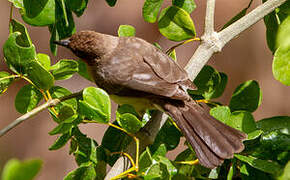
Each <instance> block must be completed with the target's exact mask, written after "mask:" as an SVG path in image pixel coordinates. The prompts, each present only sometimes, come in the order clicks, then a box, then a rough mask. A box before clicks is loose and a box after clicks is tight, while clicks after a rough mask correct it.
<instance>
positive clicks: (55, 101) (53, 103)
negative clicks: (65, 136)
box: [0, 91, 82, 137]
mask: <svg viewBox="0 0 290 180" xmlns="http://www.w3.org/2000/svg"><path fill="white" fill-rule="evenodd" d="M81 95H82V91H80V92H77V93H73V94H70V95H67V96H63V97H60V98H57V99H50V100H48V101H47V102H46V103H44V104H42V105H40V106H38V107H36V108H34V109H33V110H31V111H29V112H28V113H26V114H24V115H23V116H20V117H19V118H17V119H16V120H14V121H13V122H12V123H10V124H9V125H8V126H6V127H5V128H3V129H1V130H0V137H2V136H3V135H5V134H6V133H8V132H9V131H10V130H11V129H13V128H15V127H16V126H17V125H19V124H20V123H22V122H24V121H25V120H28V119H29V118H31V117H33V116H34V115H36V114H38V113H39V112H41V111H43V110H45V109H46V108H48V107H53V106H56V105H57V104H58V103H60V102H62V101H65V100H68V99H72V98H76V97H79V96H81Z"/></svg>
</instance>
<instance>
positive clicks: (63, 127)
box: [48, 122, 73, 135]
mask: <svg viewBox="0 0 290 180" xmlns="http://www.w3.org/2000/svg"><path fill="white" fill-rule="evenodd" d="M72 128H73V124H72V123H65V122H62V123H60V124H59V125H58V126H56V127H55V128H54V129H53V130H51V131H50V132H49V133H48V134H49V135H56V134H65V133H68V132H69V131H70V130H71V129H72Z"/></svg>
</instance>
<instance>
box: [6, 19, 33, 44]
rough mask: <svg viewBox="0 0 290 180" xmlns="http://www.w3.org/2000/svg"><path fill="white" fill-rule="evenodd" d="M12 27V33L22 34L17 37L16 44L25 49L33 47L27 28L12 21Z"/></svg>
mask: <svg viewBox="0 0 290 180" xmlns="http://www.w3.org/2000/svg"><path fill="white" fill-rule="evenodd" d="M10 26H11V27H12V32H10V33H14V32H20V33H21V34H20V35H19V36H17V37H16V43H17V44H18V45H20V46H23V47H30V46H31V45H32V42H31V39H30V37H29V35H28V32H27V29H26V27H25V26H24V25H23V24H21V23H20V22H18V21H16V20H14V19H12V21H11V23H10Z"/></svg>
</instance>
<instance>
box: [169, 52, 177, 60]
mask: <svg viewBox="0 0 290 180" xmlns="http://www.w3.org/2000/svg"><path fill="white" fill-rule="evenodd" d="M168 56H169V57H171V58H172V59H173V60H174V61H177V58H176V51H175V49H174V50H173V51H172V52H170V54H169V55H168Z"/></svg>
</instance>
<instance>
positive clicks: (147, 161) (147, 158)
mask: <svg viewBox="0 0 290 180" xmlns="http://www.w3.org/2000/svg"><path fill="white" fill-rule="evenodd" d="M152 163H153V159H152V156H151V153H150V150H149V148H148V147H147V148H146V150H145V151H144V152H143V153H142V154H141V155H140V160H139V169H140V171H143V172H144V171H145V169H146V168H148V167H149V166H150V165H151V164H152Z"/></svg>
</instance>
